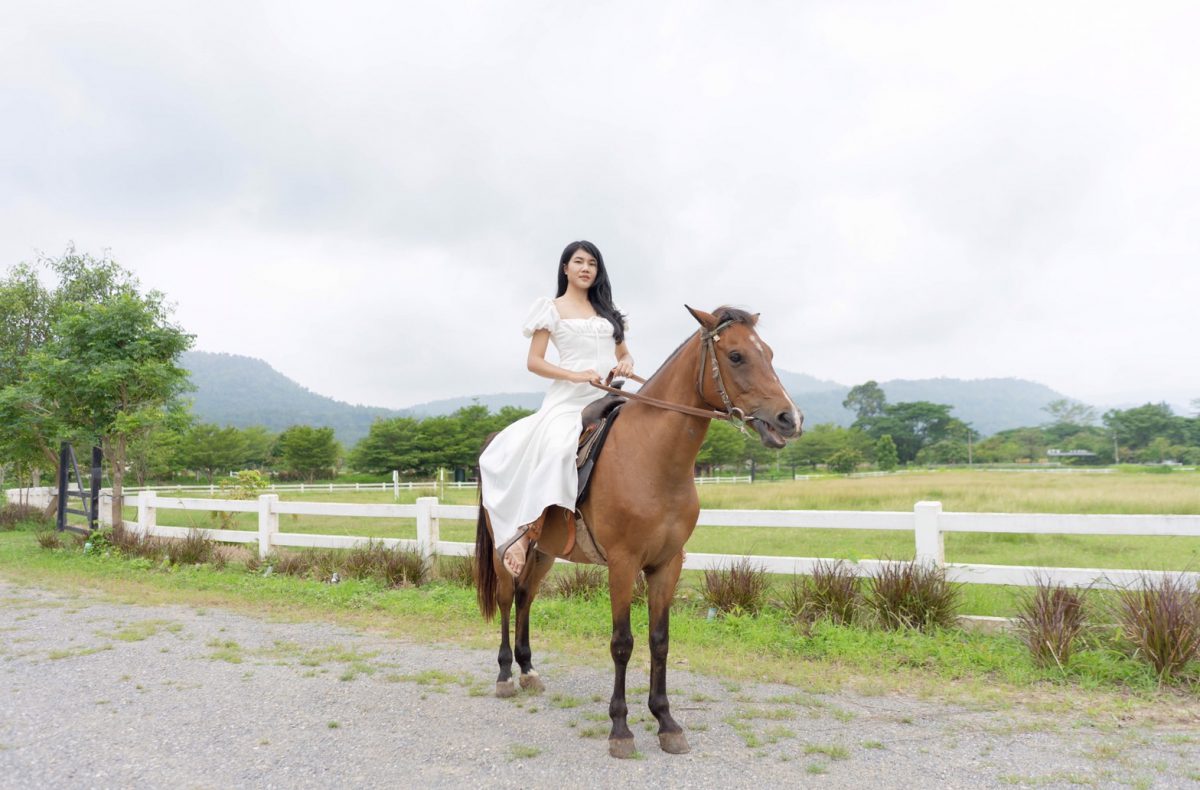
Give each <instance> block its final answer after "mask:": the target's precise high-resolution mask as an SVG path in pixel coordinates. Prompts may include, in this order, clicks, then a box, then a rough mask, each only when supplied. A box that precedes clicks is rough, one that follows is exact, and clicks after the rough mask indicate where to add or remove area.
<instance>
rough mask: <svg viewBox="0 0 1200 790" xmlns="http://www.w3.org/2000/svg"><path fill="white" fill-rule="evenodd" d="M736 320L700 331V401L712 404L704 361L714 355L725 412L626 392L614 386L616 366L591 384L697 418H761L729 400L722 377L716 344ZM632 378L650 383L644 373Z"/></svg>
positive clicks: (718, 388)
mask: <svg viewBox="0 0 1200 790" xmlns="http://www.w3.org/2000/svg"><path fill="white" fill-rule="evenodd" d="M733 323H735V322H734V321H724V322H722V323H720V324H718V325H717V326H716V327H715V328H713V329H712V331H709V330H705V329H702V330H700V370H699V373H698V377H697V379H696V392H697V394H699V395H700V400H702V401H704V402H705V403H708V399H707V398H705V397H704V363H705V362H706V361H708V358H709V357H710V356H711V358H712V377H713V381H714V382H716V385H717V392H718V393H719V394H720V395H721V401H722V403H724V404H725V411H720V410H718V409H697V408H696V407H694V406H684V405H683V404H682V403H672V402H670V401H665V400H659V399H658V398H652V397H650V396H649V395H642V394H640V393H637V392H626V391H625V390H623V389H619V388H617V387H614V386H612V380H613V375H614V374H615V373H616V369H615V368H614V369H613V370H610V371H609V372H608V376H607V377H606V378H605V379H604V383H603V384H597V383H596V382H594V381H593V382H589V383H590V384H591V385H592V386H593V387H595V388H596V389H600V390H604V391H605V392H609V393H612V394H613V395H620V396H621V397H623V398H628V399H629V400H633V401H639V402H641V403H645V404H646V405H647V406H654V407H655V408H659V409H667V410H668V411H677V412H680V413H681V414H690V415H692V416H693V417H705V418H707V419H710V420H728V421H729V422H742V423H746V422H749V421H751V420H754V419H757V418H755V417H747V416H746V415H745V413H743V412H742V410H741V409H739V408H738V407H737V406H734V405H733V401H732V400H730V399H729V393H727V392H726V391H725V380H724V379H723V378H722V377H721V366H720V364H719V363H718V362H717V348H716V343H717V341H718V340H720V339H721V335H720V333H721V332H722V331H723V330H724V329H725V328H726V327H727V326H730V325H731V324H733ZM629 378H630V379H632V380H633V381H636V382H637V383H639V384H645V383H646V379H644V378H642V377H641V376H634V375H632V374H631V375H630V376H629Z"/></svg>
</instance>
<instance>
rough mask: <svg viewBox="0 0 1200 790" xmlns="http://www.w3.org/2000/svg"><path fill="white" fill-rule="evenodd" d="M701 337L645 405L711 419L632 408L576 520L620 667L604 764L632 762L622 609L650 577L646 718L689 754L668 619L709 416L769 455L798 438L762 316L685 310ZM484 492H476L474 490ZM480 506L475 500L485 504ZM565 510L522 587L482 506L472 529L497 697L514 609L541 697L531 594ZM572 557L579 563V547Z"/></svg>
mask: <svg viewBox="0 0 1200 790" xmlns="http://www.w3.org/2000/svg"><path fill="white" fill-rule="evenodd" d="M688 310H689V311H690V312H691V313H692V315H693V316H694V317H695V319H696V320H697V321H698V322H699V323H700V327H701V328H700V331H698V332H697V333H696V334H694V335H692V336H691V337H690V338H689V339H688V340H686V341H685V342H684V343H683V345H681V346H680V347H679V348H678V349H676V351H675V353H673V354H672V355H671V356H670V357H669V358H668V359H667V361H666V362H665V363H663V365H662V367H661V368H659V370H658V372H657V373H655V374H654V375H653V376H652V377H651V378H650V379H649V380H648V381H647V382H646V384H645V385H644V386H643V387H642V388H641V390H640V394H642V395H645V396H648V397H650V398H655V399H657V400H659V401H667V402H670V403H673V404H677V405H680V406H683V407H685V408H690V409H691V410H692V411H693V412H695V411H696V410H702V411H707V412H708V414H709V415H710V416H698V415H697V414H695V413H683V412H679V411H674V410H669V409H664V408H661V407H659V406H654V405H650V404H648V403H646V402H639V401H637V400H633V401H631V402H629V403H627V404H625V406H624V407H623V408H622V413H621V417H620V419H618V420H617V421H616V422H615V423H613V426H612V430H611V431H610V433H609V437H608V441H607V444H606V445H605V448H604V452H603V453H602V454H601V455H600V458H599V460H598V462H597V464H596V468H595V470H594V471H593V474H592V483H591V491H590V494H589V496H588V499H587V501H586V502H585V503H584V505H583V507H582V509H581V514H582V516H583V519H584V521H585V523H586V524H587V525H588V526H589V527H590V528H591V529H592V531H593V534H594V536H595V538H596V541H597V543H599V544H600V546H601V547H602V548H603V550H604V552H605V554H606V555H607V558H608V587H609V596H610V599H611V602H612V622H613V631H612V641H611V645H610V647H611V652H612V657H613V663H614V665H615V679H614V682H613V693H612V699H611V700H610V702H609V706H608V712H609V716H610V717H611V718H612V730H611V732H610V733H609V736H608V738H609V753H610V754H611V755H613V756H614V757H629V756H631V755H632V754H633V753H634V743H633V733H632V732H630V730H629V725H628V723H627V722H626V716H627V715H628V710H629V709H628V707H627V706H626V703H625V669H626V666H627V664H628V663H629V657H630V655H631V653H632V652H633V633H632V632H631V630H630V627H629V607H630V602H631V600H632V597H633V586H634V582H635V580H636V579H637V575H638V573H639V572H644V573H645V574H646V583H647V599H648V600H647V602H648V605H649V609H650V662H651V663H650V697H649V707H650V711H651V713H653V714H654V717H655V718H656V719H657V720H658V740H659V746H660V747H661V748H662V749H663V750H664V751H667V752H672V753H676V754H681V753H684V752H686V751H688V742H687V738H686V737H685V736H684V734H683V729H682V728H681V727H680V726H679V724H678V723H676V721H675V720H674V719H673V718H672V717H671V711H670V705H669V703H668V701H667V645H668V639H669V631H670V626H669V616H670V607H671V600H672V599H673V598H674V596H675V585H676V583H677V582H678V581H679V573H680V571H681V570H682V567H683V546H684V544H685V543H686V542H687V540H688V538H689V537H691V534H692V531H693V530H694V529H695V528H696V519H697V517H698V516H699V513H700V499H699V496H698V495H697V493H696V484H695V480H694V470H695V464H696V456H697V455H698V454H699V452H700V445H701V443H702V442H703V441H704V436H705V434H706V433H707V432H708V426H709V422H710V420H711V418H712V415H714V411H713V410H720V412H722V413H724V414H727V415H730V416H740V417H742V418H744V419H745V420H746V421H747V422H748V423H750V424H751V425H753V427H754V428H755V429H756V430H757V431H758V433H759V436H760V437H761V439H762V442H763V444H764V445H766V446H768V447H773V448H779V447H782V446H783V445H784V444H785V442H786V441H787V439H788V438H791V437H795V436H799V435H800V428H801V424H802V422H803V417H802V416H801V414H800V411H799V410H798V409H797V408H796V405H795V404H794V403H793V402H792V400H791V398H789V397H788V394H787V392H786V391H785V390H784V388H783V384H782V383H780V381H779V377H778V376H777V375H776V374H775V369H774V368H773V367H772V365H771V358H772V352H771V348H770V347H769V346H768V345H767V344H766V343H765V342H764V341H763V340H762V339H761V338H760V337H759V336H758V334H757V332H756V331H755V329H754V326H755V324H756V323H757V321H758V316H757V315H750V314H749V313H746V312H743V311H741V310H735V309H733V308H729V307H722V308H718V309H717V311H716V312H715V314H709V313H705V312H703V311H700V310H693V309H692V308H690V307H689V308H688ZM481 493H482V489H481ZM480 501H481V502H482V497H481V500H480ZM566 515H567V514H566V511H565V510H563V509H562V508H558V507H551V508H548V509H547V510H546V512H545V513H543V516H542V518H543V520H544V521H543V525H542V530H541V536H540V537H539V538H538V540H537V543H536V550H535V551H531V552H530V553H529V559H528V561H527V562H526V563H525V568H524V570H523V571H522V572H521V575H520V576H519V577H518V578H517V579H515V580H514V579H513V577H512V575H511V574H509V573H508V572H507V570H505V568H504V566H503V565H502V564H501V563H500V560H499V558H498V557H497V556H496V551H495V545H494V541H493V539H492V534H491V528H490V526H489V522H488V517H487V513H486V511H485V510H484V508H483V506H482V504H481V505H480V508H479V521H478V526H477V530H476V544H475V552H476V562H477V567H476V582H477V586H478V595H479V606H480V609H481V611H482V612H483V616H484V617H485V618H486V619H488V620H491V618H492V617H493V615H494V614H495V612H496V610H497V608H498V609H499V610H500V639H501V642H500V655H499V663H500V675H499V677H498V678H497V679H496V694H497V696H511V695H512V694H515V693H516V686H515V685H514V683H513V680H512V659H513V651H512V649H511V648H510V647H509V641H508V631H509V612H510V610H511V608H512V602H513V599H514V597H515V598H516V602H517V623H516V626H517V627H516V658H517V663H518V664H519V665H520V667H521V680H520V682H521V686H522V688H527V689H532V690H539V691H540V690H542V689H543V688H544V686H543V684H542V680H541V679H540V678H539V677H538V674H537V672H535V671H534V669H533V661H532V651H531V650H530V647H529V610H530V607H531V605H532V604H533V599H534V598H535V597H536V596H537V591H538V586H539V585H540V584H541V581H542V579H543V578H545V576H546V574H547V573H548V572H549V570H550V568H551V567H552V566H553V565H554V558H555V556H556V555H560V554H561V553H562V552H563V551H564V550H565V549H567V544H568V542H569V537H568V529H567V522H566ZM570 552H571V553H570V554H569V555H568V558H569V559H571V560H572V561H574V562H586V561H587V558H586V557H585V556H584V555H583V553H582V550H581V549H580V547H579V546H578V545H575V547H574V548H573V549H571V550H570Z"/></svg>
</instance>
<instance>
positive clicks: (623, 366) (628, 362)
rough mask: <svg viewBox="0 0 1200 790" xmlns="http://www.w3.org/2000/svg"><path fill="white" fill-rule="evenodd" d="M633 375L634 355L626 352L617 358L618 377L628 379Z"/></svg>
mask: <svg viewBox="0 0 1200 790" xmlns="http://www.w3.org/2000/svg"><path fill="white" fill-rule="evenodd" d="M632 375H633V357H631V356H629V355H628V354H626V355H625V356H623V357H621V358H620V359H618V360H617V367H616V376H617V378H622V379H627V378H629V377H630V376H632Z"/></svg>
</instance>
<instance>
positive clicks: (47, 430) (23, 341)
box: [0, 264, 64, 485]
mask: <svg viewBox="0 0 1200 790" xmlns="http://www.w3.org/2000/svg"><path fill="white" fill-rule="evenodd" d="M53 307H54V299H53V295H52V294H51V292H50V291H48V290H47V289H46V288H44V287H43V286H42V284H41V281H40V280H39V279H38V276H37V271H36V270H35V269H34V267H32V266H30V265H28V264H20V265H18V266H14V267H13V268H12V269H10V270H9V272H8V274H7V276H6V277H5V278H4V280H0V425H3V426H4V430H3V431H0V458H3V459H4V460H5V461H7V462H9V463H11V464H12V465H13V467H14V471H15V472H16V474H17V476H18V477H20V476H21V475H22V474H23V473H24V472H26V471H32V470H33V469H35V468H37V467H39V466H40V465H44V466H45V467H46V468H55V467H56V466H57V463H58V448H57V440H58V439H59V438H60V437H62V436H63V434H64V429H63V426H62V425H61V424H60V423H59V422H58V420H57V418H56V415H55V414H54V413H53V411H51V410H50V409H49V408H48V407H47V406H46V405H45V404H43V403H42V401H41V397H40V393H39V392H38V391H37V389H36V388H35V387H34V386H33V384H32V382H31V381H30V380H29V363H30V360H31V358H32V356H33V354H34V352H36V351H37V350H38V349H39V348H41V347H42V346H43V345H45V343H46V341H47V340H48V339H49V338H50V326H51V322H52V320H53ZM35 485H36V483H35Z"/></svg>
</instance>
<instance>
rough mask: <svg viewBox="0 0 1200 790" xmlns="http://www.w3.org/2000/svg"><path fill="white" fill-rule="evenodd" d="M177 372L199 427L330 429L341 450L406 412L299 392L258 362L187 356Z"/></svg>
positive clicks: (201, 354) (225, 356)
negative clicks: (188, 388) (182, 372)
mask: <svg viewBox="0 0 1200 790" xmlns="http://www.w3.org/2000/svg"><path fill="white" fill-rule="evenodd" d="M180 366H181V367H183V368H186V369H187V370H188V372H189V373H191V377H192V384H194V385H195V386H196V391H195V392H193V393H191V395H190V397H191V398H192V401H193V403H192V412H193V413H194V414H195V415H196V416H197V417H198V418H199V419H200V420H202V421H203V422H212V423H216V424H218V425H234V426H237V427H238V428H247V427H249V426H251V425H263V426H266V427H267V428H268V429H269V430H271V431H275V432H278V431H282V430H283V429H284V428H287V427H288V426H291V425H312V426H314V427H318V428H324V427H329V428H333V431H334V433H335V434H336V435H337V438H338V441H340V442H342V444H344V445H346V446H347V447H349V446H352V445H353V444H354V443H355V442H357V441H358V440H359V439H361V438H362V437H364V436H366V435H367V430H368V429H369V428H370V427H371V422H372V421H373V420H375V419H376V418H377V417H398V416H404V415H405V414H406V412H402V411H398V410H395V409H383V408H377V407H372V406H353V405H351V404H349V403H343V402H342V401H338V400H334V399H333V398H329V397H326V396H324V395H318V394H317V393H315V392H312V391H311V390H308V389H306V388H304V387H301V386H300V385H299V384H297V383H296V382H294V381H292V380H291V379H289V378H288V377H287V376H285V375H283V374H282V373H280V372H279V371H277V370H275V369H274V368H272V367H271V366H270V365H268V364H267V363H266V362H263V361H262V360H261V359H254V358H253V357H244V356H240V355H238V354H215V353H212V352H209V351H188V352H187V353H185V354H184V355H183V357H182V359H181V360H180Z"/></svg>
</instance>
